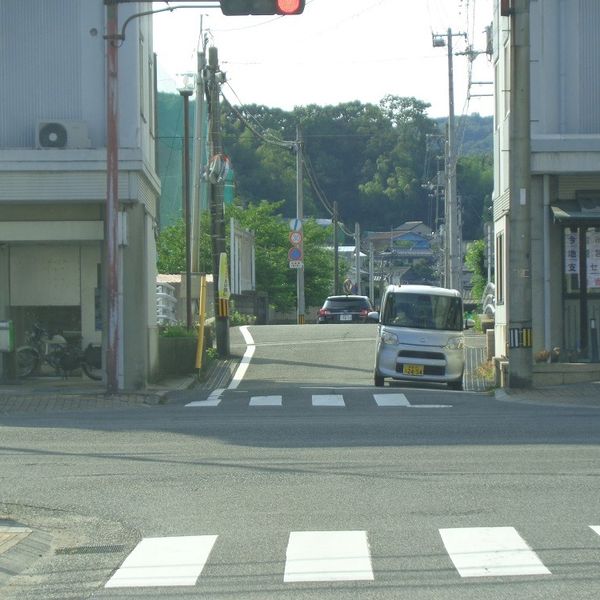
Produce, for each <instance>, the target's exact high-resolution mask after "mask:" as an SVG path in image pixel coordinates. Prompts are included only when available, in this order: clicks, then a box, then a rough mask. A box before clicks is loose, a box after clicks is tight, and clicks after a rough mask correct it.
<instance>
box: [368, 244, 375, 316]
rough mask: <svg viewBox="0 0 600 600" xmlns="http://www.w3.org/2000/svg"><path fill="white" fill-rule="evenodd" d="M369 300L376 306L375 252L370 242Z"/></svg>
mask: <svg viewBox="0 0 600 600" xmlns="http://www.w3.org/2000/svg"><path fill="white" fill-rule="evenodd" d="M369 298H371V303H372V304H373V306H375V252H374V249H373V242H369Z"/></svg>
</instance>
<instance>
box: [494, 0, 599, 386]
mask: <svg viewBox="0 0 600 600" xmlns="http://www.w3.org/2000/svg"><path fill="white" fill-rule="evenodd" d="M599 32H600V3H598V2H597V1H596V0H569V1H568V2H567V1H565V0H511V1H508V0H498V2H496V3H495V14H494V65H495V98H496V106H495V118H494V158H495V161H494V162H495V173H494V229H495V232H494V233H495V250H496V265H495V266H496V312H495V356H496V358H497V359H498V360H499V361H507V362H508V373H509V375H508V385H510V386H511V387H528V386H531V385H534V386H535V385H543V384H551V383H567V382H573V381H584V380H591V379H595V378H598V377H599V376H600V364H599V363H598V360H599V359H598V329H597V327H598V324H600V102H599V100H600V78H599V77H598V72H599V71H600V44H599V43H598V41H599V36H600V33H599ZM549 363H553V364H549Z"/></svg>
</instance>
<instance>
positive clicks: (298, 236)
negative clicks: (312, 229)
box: [290, 231, 302, 246]
mask: <svg viewBox="0 0 600 600" xmlns="http://www.w3.org/2000/svg"><path fill="white" fill-rule="evenodd" d="M301 241H302V232H301V231H290V243H291V244H294V246H297V245H298V244H299V243H300V242H301Z"/></svg>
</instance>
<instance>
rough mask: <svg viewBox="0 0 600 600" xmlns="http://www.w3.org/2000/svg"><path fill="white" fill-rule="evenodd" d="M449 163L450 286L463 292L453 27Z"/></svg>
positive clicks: (449, 70) (450, 40) (449, 31)
mask: <svg viewBox="0 0 600 600" xmlns="http://www.w3.org/2000/svg"><path fill="white" fill-rule="evenodd" d="M447 35H448V106H449V112H448V165H447V166H446V169H447V173H448V175H447V177H448V183H447V187H446V194H447V198H448V200H447V207H448V212H447V213H446V215H447V217H446V227H447V228H448V252H449V258H450V260H449V267H450V286H449V287H451V288H453V289H455V290H458V291H459V292H462V265H461V264H460V250H459V248H460V243H461V238H462V235H461V232H460V230H459V226H458V203H457V198H456V159H457V157H456V140H455V137H456V135H455V134H456V124H455V122H454V69H453V64H452V61H453V55H452V29H448V34H447Z"/></svg>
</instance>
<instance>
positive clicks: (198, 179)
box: [192, 52, 208, 273]
mask: <svg viewBox="0 0 600 600" xmlns="http://www.w3.org/2000/svg"><path fill="white" fill-rule="evenodd" d="M197 58H198V73H197V75H196V113H195V119H194V153H193V155H194V168H193V171H192V173H193V185H192V187H193V194H192V272H194V273H198V272H199V271H200V215H201V213H202V211H203V210H206V207H207V205H208V202H207V196H208V194H207V191H208V190H207V184H206V180H205V179H203V178H202V172H203V169H204V167H205V166H206V125H205V124H206V119H207V114H206V101H205V84H206V80H205V70H206V55H205V53H204V52H198V56H197Z"/></svg>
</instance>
